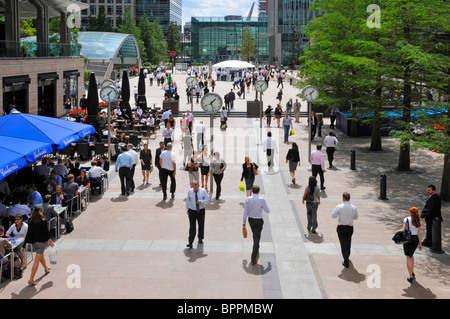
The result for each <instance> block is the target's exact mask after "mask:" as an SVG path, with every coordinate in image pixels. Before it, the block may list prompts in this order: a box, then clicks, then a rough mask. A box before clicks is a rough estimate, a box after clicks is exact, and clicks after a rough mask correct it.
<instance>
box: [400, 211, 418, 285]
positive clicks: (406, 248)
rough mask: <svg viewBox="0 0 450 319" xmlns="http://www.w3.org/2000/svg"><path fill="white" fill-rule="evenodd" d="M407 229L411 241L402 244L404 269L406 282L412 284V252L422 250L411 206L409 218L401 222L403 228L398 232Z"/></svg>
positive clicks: (416, 212) (413, 275)
mask: <svg viewBox="0 0 450 319" xmlns="http://www.w3.org/2000/svg"><path fill="white" fill-rule="evenodd" d="M407 228H409V230H410V231H411V241H410V242H409V243H405V244H403V252H404V253H405V256H406V268H407V269H408V273H409V277H408V278H407V279H406V280H408V282H409V283H412V282H413V281H414V280H415V279H416V275H415V274H414V252H415V251H416V249H417V247H419V250H422V232H421V229H420V215H419V210H418V209H417V207H414V206H413V207H410V208H409V216H408V217H406V218H405V219H404V220H403V228H402V229H399V230H398V231H401V232H404V231H405V229H407Z"/></svg>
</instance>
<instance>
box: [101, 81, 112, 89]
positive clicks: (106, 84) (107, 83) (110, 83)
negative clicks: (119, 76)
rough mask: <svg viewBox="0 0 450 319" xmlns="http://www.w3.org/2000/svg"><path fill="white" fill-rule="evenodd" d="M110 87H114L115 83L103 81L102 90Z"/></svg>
mask: <svg viewBox="0 0 450 319" xmlns="http://www.w3.org/2000/svg"><path fill="white" fill-rule="evenodd" d="M108 85H112V86H114V81H113V80H105V81H103V83H102V88H103V87H105V86H108Z"/></svg>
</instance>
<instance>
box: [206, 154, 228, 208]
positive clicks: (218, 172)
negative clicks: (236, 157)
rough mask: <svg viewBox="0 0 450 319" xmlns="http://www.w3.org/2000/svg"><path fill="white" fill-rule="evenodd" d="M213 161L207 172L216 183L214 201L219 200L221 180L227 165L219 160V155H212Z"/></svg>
mask: <svg viewBox="0 0 450 319" xmlns="http://www.w3.org/2000/svg"><path fill="white" fill-rule="evenodd" d="M213 156H214V158H213V161H212V162H211V163H210V165H209V172H210V174H211V173H212V174H213V178H214V181H215V182H216V200H219V198H220V195H221V192H222V186H221V185H222V179H223V172H224V171H225V170H226V168H227V163H225V161H224V160H223V159H221V158H220V153H219V152H215V153H214V155H213Z"/></svg>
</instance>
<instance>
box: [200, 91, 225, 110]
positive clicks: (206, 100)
mask: <svg viewBox="0 0 450 319" xmlns="http://www.w3.org/2000/svg"><path fill="white" fill-rule="evenodd" d="M222 104H223V103H222V97H221V96H220V95H219V94H217V93H206V94H205V95H204V96H203V97H202V101H201V103H200V105H201V107H202V109H203V111H205V112H206V113H209V114H214V113H216V112H218V111H219V110H220V109H221V108H222Z"/></svg>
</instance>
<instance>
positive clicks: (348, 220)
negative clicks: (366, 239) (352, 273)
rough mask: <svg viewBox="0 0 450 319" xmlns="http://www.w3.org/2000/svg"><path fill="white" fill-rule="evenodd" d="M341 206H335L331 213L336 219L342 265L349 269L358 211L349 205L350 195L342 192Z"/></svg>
mask: <svg viewBox="0 0 450 319" xmlns="http://www.w3.org/2000/svg"><path fill="white" fill-rule="evenodd" d="M342 201H343V202H342V204H339V205H337V206H336V207H335V208H334V210H333V212H332V213H331V217H332V218H337V222H338V226H337V228H336V232H337V234H338V237H339V243H340V244H341V252H342V257H344V261H343V262H342V265H343V266H344V267H345V268H348V267H350V259H349V258H350V250H351V246H352V236H353V222H354V221H355V220H357V219H358V209H357V208H356V206H355V205H353V204H350V194H349V193H347V192H344V193H343V194H342Z"/></svg>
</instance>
